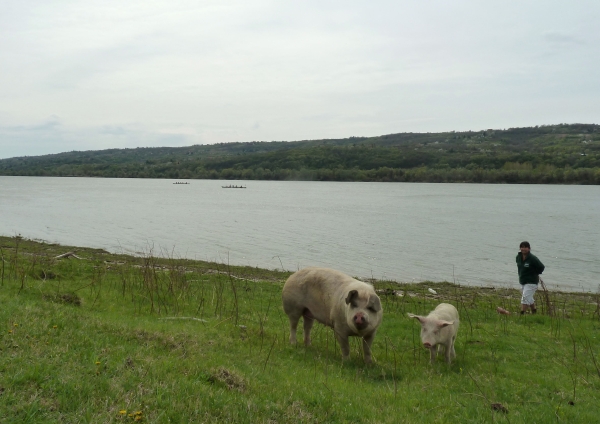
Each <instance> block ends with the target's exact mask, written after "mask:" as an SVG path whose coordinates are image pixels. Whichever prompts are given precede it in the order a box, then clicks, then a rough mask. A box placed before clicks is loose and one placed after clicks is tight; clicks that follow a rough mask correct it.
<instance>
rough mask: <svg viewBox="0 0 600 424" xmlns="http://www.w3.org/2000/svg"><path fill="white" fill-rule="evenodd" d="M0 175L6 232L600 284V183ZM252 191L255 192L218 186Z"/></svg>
mask: <svg viewBox="0 0 600 424" xmlns="http://www.w3.org/2000/svg"><path fill="white" fill-rule="evenodd" d="M174 182H175V181H174V180H152V179H100V178H49V177H1V176H0V234H2V235H6V236H14V235H17V234H20V235H22V236H24V237H27V238H32V239H41V240H45V241H49V242H54V243H61V244H67V245H75V246H88V247H98V248H104V249H106V250H108V251H112V252H122V253H139V254H148V253H150V252H152V253H153V254H162V255H171V256H175V257H185V258H190V259H202V260H209V261H218V262H222V263H227V262H229V263H230V264H232V265H250V266H258V267H261V268H268V269H275V268H278V269H281V268H284V269H287V270H297V269H299V268H302V267H305V266H310V265H318V266H327V267H332V268H336V269H340V270H342V271H344V272H346V273H348V274H351V275H353V276H357V277H362V278H377V279H392V280H396V281H408V282H410V281H425V280H432V281H451V282H452V281H455V282H457V283H460V284H465V285H481V286H490V285H493V286H497V287H501V286H510V287H518V282H517V281H518V278H517V269H516V264H515V256H516V254H517V251H518V247H519V243H520V242H521V241H523V240H528V241H529V242H530V243H531V246H532V252H533V253H534V254H536V255H537V256H538V258H540V260H541V261H542V262H543V263H544V264H545V265H546V271H545V272H544V274H543V278H544V281H545V282H546V284H547V286H549V288H551V289H558V290H577V291H579V290H582V291H591V292H597V291H598V290H599V284H600V278H599V276H600V258H599V252H600V187H598V186H557V185H489V184H486V185H483V184H420V183H358V182H357V183H339V182H300V181H242V182H240V181H215V180H190V181H189V184H173V183H174ZM229 184H237V185H242V184H243V185H244V186H246V187H247V188H245V189H236V188H222V186H223V185H229Z"/></svg>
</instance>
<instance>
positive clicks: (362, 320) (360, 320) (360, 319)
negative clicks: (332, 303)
mask: <svg viewBox="0 0 600 424" xmlns="http://www.w3.org/2000/svg"><path fill="white" fill-rule="evenodd" d="M352 321H354V325H355V326H356V328H358V329H359V330H362V329H363V328H365V327H366V326H367V325H368V322H367V319H366V317H365V315H364V314H363V313H362V312H359V313H357V314H356V315H354V318H353V319H352Z"/></svg>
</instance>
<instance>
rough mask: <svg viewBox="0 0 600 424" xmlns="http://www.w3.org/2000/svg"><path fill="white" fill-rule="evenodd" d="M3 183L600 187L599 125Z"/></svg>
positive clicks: (127, 154) (105, 164)
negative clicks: (106, 180)
mask: <svg viewBox="0 0 600 424" xmlns="http://www.w3.org/2000/svg"><path fill="white" fill-rule="evenodd" d="M0 175H21V176H61V177H69V176H71V177H110V178H169V179H226V180H314V181H381V182H391V181H397V182H469V183H519V184H600V125H595V124H559V125H544V126H536V127H527V128H510V129H503V130H492V129H489V130H484V131H464V132H454V131H452V132H442V133H399V134H388V135H382V136H377V137H350V138H346V139H325V140H304V141H292V142H285V141H272V142H265V141H261V142H257V141H253V142H243V143H242V142H235V143H219V144H211V145H193V146H189V147H155V148H135V149H109V150H98V151H72V152H65V153H59V154H53V155H44V156H25V157H16V158H10V159H2V160H0Z"/></svg>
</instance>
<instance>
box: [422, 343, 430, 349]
mask: <svg viewBox="0 0 600 424" xmlns="http://www.w3.org/2000/svg"><path fill="white" fill-rule="evenodd" d="M423 346H425V347H426V348H427V349H430V348H431V343H429V342H424V343H423Z"/></svg>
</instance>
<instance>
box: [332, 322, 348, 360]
mask: <svg viewBox="0 0 600 424" xmlns="http://www.w3.org/2000/svg"><path fill="white" fill-rule="evenodd" d="M333 331H334V332H335V338H336V339H337V341H338V343H339V344H340V348H341V349H342V359H343V360H346V359H348V358H350V343H349V342H348V336H346V335H345V334H344V333H342V332H341V331H337V330H336V329H335V328H334V329H333Z"/></svg>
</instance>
